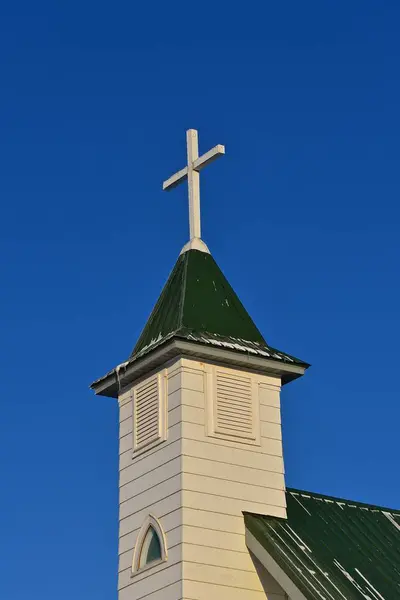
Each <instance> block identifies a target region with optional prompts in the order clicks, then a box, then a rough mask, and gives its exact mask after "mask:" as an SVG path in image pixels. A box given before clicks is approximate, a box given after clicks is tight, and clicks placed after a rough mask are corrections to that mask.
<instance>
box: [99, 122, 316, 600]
mask: <svg viewBox="0 0 400 600" xmlns="http://www.w3.org/2000/svg"><path fill="white" fill-rule="evenodd" d="M187 140H188V165H187V167H185V168H184V169H183V170H182V171H179V172H178V173H177V174H176V175H173V176H172V177H171V178H170V179H169V180H168V181H167V182H165V183H164V189H169V188H171V187H173V186H174V185H176V184H177V183H179V182H181V181H183V180H184V179H186V178H187V180H188V185H189V215H190V240H189V242H188V244H187V245H186V246H185V247H184V248H183V250H182V252H181V254H180V256H179V257H178V260H177V262H176V264H175V267H174V268H173V270H172V272H171V275H170V277H169V279H168V281H167V283H166V285H165V287H164V289H163V291H162V292H161V295H160V297H159V299H158V301H157V303H156V305H155V307H154V309H153V311H152V313H151V315H150V317H149V319H148V321H147V323H146V325H145V327H144V329H143V332H142V334H141V335H140V337H139V340H138V341H137V343H136V345H135V347H134V349H133V352H132V354H131V355H130V356H129V358H128V360H127V361H126V362H124V363H122V364H120V365H118V366H117V367H116V368H114V369H112V371H110V372H109V373H107V374H106V375H105V376H104V377H102V378H101V379H98V380H97V381H95V382H94V383H93V384H92V388H93V389H94V391H95V392H96V394H100V395H105V396H111V397H114V398H118V405H119V419H120V426H119V575H118V590H119V592H118V598H119V600H130V599H131V598H143V599H144V598H145V599H146V600H166V599H167V598H168V600H182V599H183V598H197V599H198V600H204V599H207V600H220V599H221V598H230V599H231V598H235V599H236V600H250V599H251V600H253V599H254V600H255V599H259V598H261V597H263V592H265V591H266V590H268V597H270V596H269V591H270V587H269V586H270V584H271V581H270V580H269V579H265V580H264V579H263V581H261V580H260V578H259V577H258V575H257V574H256V570H257V572H259V569H260V566H259V565H258V564H257V563H253V560H254V559H253V557H252V556H251V555H250V554H249V553H248V550H247V547H246V538H245V526H244V520H243V513H255V514H263V515H270V516H274V517H278V518H279V519H281V520H284V519H285V518H286V495H285V471H284V464H283V453H282V429H281V417H280V390H281V386H282V384H284V383H286V382H288V381H291V380H293V379H295V378H297V377H300V376H301V375H303V373H304V372H305V370H306V368H307V367H308V365H307V364H306V363H304V362H303V361H300V360H298V359H296V358H294V357H293V356H290V355H289V354H286V353H284V352H280V351H278V350H276V349H274V348H272V347H271V346H269V345H268V344H267V342H266V340H265V339H264V336H263V335H262V333H261V332H260V330H259V329H258V327H257V326H256V325H255V323H254V322H253V320H252V319H251V317H250V316H249V314H248V313H247V311H246V309H245V308H244V306H243V304H242V303H241V302H240V300H239V298H238V296H237V295H236V293H235V292H234V290H233V289H232V287H231V286H230V285H229V283H228V281H227V280H226V278H225V276H224V275H223V273H222V271H221V270H220V268H219V267H218V265H217V264H216V262H215V260H214V258H213V257H212V256H211V254H210V253H209V251H208V248H207V247H206V245H205V244H204V242H203V241H202V240H201V237H200V235H201V232H200V196H199V177H198V175H199V170H200V168H202V167H203V166H205V165H206V164H208V162H210V161H211V160H213V159H214V158H217V157H218V156H220V155H221V154H223V153H224V148H223V146H216V147H215V148H214V149H212V150H210V151H209V152H207V153H206V154H204V155H203V156H202V157H200V158H199V157H198V150H197V132H195V131H194V130H189V131H188V134H187ZM260 564H261V563H260ZM272 583H273V588H272V589H271V592H273V596H274V597H275V595H276V597H278V596H279V597H282V598H283V596H284V593H283V591H282V590H281V588H280V587H279V586H278V585H277V584H276V583H275V582H272ZM265 586H266V587H265ZM275 592H276V593H275ZM281 592H282V593H281ZM271 597H272V596H271Z"/></svg>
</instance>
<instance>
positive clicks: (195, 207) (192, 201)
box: [163, 129, 225, 240]
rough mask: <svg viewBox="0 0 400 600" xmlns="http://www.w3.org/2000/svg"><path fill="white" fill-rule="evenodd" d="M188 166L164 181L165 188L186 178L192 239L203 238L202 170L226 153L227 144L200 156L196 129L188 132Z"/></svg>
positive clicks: (170, 188)
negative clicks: (201, 225)
mask: <svg viewBox="0 0 400 600" xmlns="http://www.w3.org/2000/svg"><path fill="white" fill-rule="evenodd" d="M186 144H187V161H188V162H187V167H185V168H184V169H181V170H180V171H178V172H177V173H175V175H172V177H170V178H169V179H167V180H166V181H164V183H163V190H172V188H174V187H176V186H177V185H179V184H180V183H182V181H185V179H187V180H188V188H189V228H190V239H191V240H193V238H201V229H200V172H199V171H200V170H201V169H202V168H203V167H205V166H206V165H208V164H209V163H210V162H212V161H213V160H215V159H216V158H219V157H220V156H222V155H223V154H225V146H222V145H221V144H218V145H217V146H214V148H212V149H211V150H209V151H208V152H206V153H205V154H203V156H200V157H199V141H198V136H197V131H196V129H188V130H187V132H186Z"/></svg>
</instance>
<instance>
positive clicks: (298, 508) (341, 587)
mask: <svg viewBox="0 0 400 600" xmlns="http://www.w3.org/2000/svg"><path fill="white" fill-rule="evenodd" d="M286 497H287V519H279V518H276V517H267V516H262V515H254V514H250V513H246V514H245V523H246V528H247V529H248V530H249V531H250V533H252V534H253V536H254V537H255V538H256V539H257V540H258V542H259V543H260V544H261V545H262V546H263V547H264V548H265V550H266V551H267V552H268V553H269V555H270V556H271V557H272V558H273V559H274V560H275V561H276V563H278V565H279V566H280V567H281V569H282V570H283V571H284V572H285V573H286V575H287V576H288V577H289V578H290V579H291V580H292V581H293V583H294V584H295V585H296V586H297V588H298V589H299V590H300V591H301V592H302V593H303V594H304V596H305V597H306V598H307V599H308V600H323V599H325V600H366V599H367V600H368V599H369V600H399V598H400V511H398V510H391V509H386V508H382V507H379V506H371V505H368V504H361V503H359V502H351V501H349V500H341V499H339V498H332V497H329V496H322V495H320V494H312V493H308V492H301V491H299V490H293V489H288V490H287V494H286Z"/></svg>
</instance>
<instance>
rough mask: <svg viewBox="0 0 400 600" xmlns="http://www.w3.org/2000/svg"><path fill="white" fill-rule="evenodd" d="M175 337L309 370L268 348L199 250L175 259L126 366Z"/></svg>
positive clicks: (213, 264) (209, 259)
mask: <svg viewBox="0 0 400 600" xmlns="http://www.w3.org/2000/svg"><path fill="white" fill-rule="evenodd" d="M173 337H177V338H183V339H187V340H190V341H194V342H199V343H201V344H211V345H213V346H220V347H225V348H230V349H233V350H237V351H239V352H247V353H250V354H257V355H259V356H265V357H266V358H269V359H273V360H277V361H281V362H288V363H292V364H297V365H302V366H306V367H307V366H308V365H307V363H304V362H303V361H300V360H299V359H297V358H295V357H293V356H290V355H289V354H285V353H283V352H280V351H279V350H276V349H274V348H271V347H270V346H268V344H267V343H266V341H265V340H264V338H263V336H262V334H261V333H260V331H259V330H258V328H257V327H256V325H255V324H254V322H253V320H252V319H251V317H250V316H249V314H248V313H247V311H246V309H245V308H244V306H243V304H242V303H241V302H240V300H239V298H238V297H237V295H236V294H235V292H234V290H233V289H232V287H231V286H230V285H229V283H228V281H227V279H226V278H225V276H224V274H223V273H222V271H221V269H220V268H219V267H218V265H217V263H216V262H215V260H214V259H213V257H212V256H211V255H210V254H207V253H205V252H200V251H198V250H188V251H187V252H184V253H183V254H181V255H180V256H179V258H178V261H177V262H176V264H175V266H174V268H173V270H172V272H171V274H170V276H169V278H168V281H167V283H166V284H165V286H164V289H163V290H162V292H161V295H160V297H159V299H158V302H157V304H156V305H155V307H154V309H153V311H152V313H151V315H150V317H149V319H148V321H147V323H146V325H145V327H144V329H143V331H142V333H141V335H140V337H139V340H138V342H137V344H136V346H135V347H134V349H133V352H132V354H131V356H130V360H133V359H136V358H139V357H141V356H143V355H144V354H147V353H148V352H150V351H151V350H153V349H154V348H156V347H158V346H159V345H160V344H162V343H164V342H165V341H167V340H169V339H171V338H173Z"/></svg>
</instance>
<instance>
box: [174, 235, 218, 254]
mask: <svg viewBox="0 0 400 600" xmlns="http://www.w3.org/2000/svg"><path fill="white" fill-rule="evenodd" d="M188 250H199V252H204V253H205V254H211V252H210V251H209V249H208V247H207V244H205V243H204V242H203V240H201V239H200V238H196V237H195V238H192V239H191V240H190V241H189V242H188V243H187V244H185V245H184V246H183V248H182V250H181V251H180V254H184V253H185V252H187V251H188Z"/></svg>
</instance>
